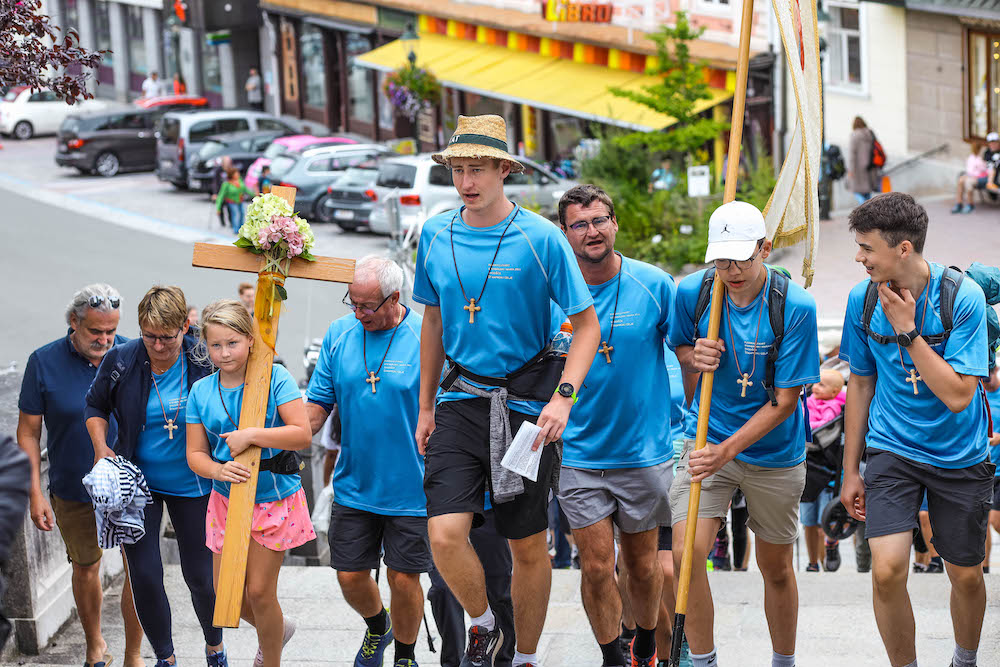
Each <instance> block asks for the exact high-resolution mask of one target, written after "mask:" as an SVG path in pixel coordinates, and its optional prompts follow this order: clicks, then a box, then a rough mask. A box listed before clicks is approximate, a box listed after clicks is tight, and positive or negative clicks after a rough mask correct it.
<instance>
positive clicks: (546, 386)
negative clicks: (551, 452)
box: [441, 347, 566, 403]
mask: <svg viewBox="0 0 1000 667" xmlns="http://www.w3.org/2000/svg"><path fill="white" fill-rule="evenodd" d="M448 363H449V365H450V366H449V368H448V372H447V373H446V374H445V376H444V380H442V381H441V389H443V390H445V391H451V387H452V385H453V384H455V381H456V380H458V378H459V377H460V376H461V377H463V378H465V379H466V380H469V381H471V382H475V383H477V384H482V385H486V386H489V387H506V388H507V392H508V393H510V394H511V395H512V396H517V397H519V398H529V399H531V400H533V401H543V402H546V403H547V402H548V401H549V400H551V398H552V394H554V393H555V391H556V388H557V387H558V386H559V379H560V378H562V374H563V369H564V368H565V366H566V357H565V356H563V355H561V354H559V353H558V352H556V351H555V350H553V349H552V348H549V347H546V348H545V349H544V350H542V351H541V352H539V353H538V354H536V355H535V356H534V357H532V358H531V359H530V360H529V361H528V362H527V363H526V364H524V366H521V367H520V368H519V369H517V370H516V371H514V372H513V373H510V374H508V375H506V376H505V377H502V378H497V377H490V376H488V375H477V374H476V373H473V372H472V371H470V370H469V369H467V368H465V367H463V366H462V365H460V364H459V363H458V362H456V361H455V360H454V359H452V358H450V357H449V358H448Z"/></svg>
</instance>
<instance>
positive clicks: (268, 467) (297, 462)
mask: <svg viewBox="0 0 1000 667" xmlns="http://www.w3.org/2000/svg"><path fill="white" fill-rule="evenodd" d="M212 460H213V461H215V462H216V463H225V462H224V461H220V460H219V459H217V458H215V457H212ZM305 467H306V464H305V462H304V461H303V460H302V457H301V456H300V455H299V453H298V452H293V451H291V450H288V449H284V450H281V451H279V452H278V453H277V454H275V455H274V456H272V457H271V458H269V459H261V460H260V470H259V472H269V473H271V474H272V475H298V474H299V471H300V470H302V469H303V468H305Z"/></svg>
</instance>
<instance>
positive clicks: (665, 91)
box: [609, 11, 729, 155]
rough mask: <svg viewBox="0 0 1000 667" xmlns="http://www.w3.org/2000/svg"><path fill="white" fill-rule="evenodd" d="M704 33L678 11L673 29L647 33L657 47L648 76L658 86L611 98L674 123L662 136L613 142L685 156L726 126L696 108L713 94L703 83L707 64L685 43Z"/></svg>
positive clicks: (654, 134) (649, 134)
mask: <svg viewBox="0 0 1000 667" xmlns="http://www.w3.org/2000/svg"><path fill="white" fill-rule="evenodd" d="M704 31H705V29H704V28H699V29H697V30H695V29H693V28H692V27H691V24H690V23H689V22H688V18H687V12H683V11H680V12H677V24H676V25H675V26H668V25H665V26H663V27H662V28H661V29H660V30H659V32H656V33H653V34H650V35H649V38H650V39H652V40H653V41H654V42H655V43H656V66H655V67H652V68H650V69H648V70H647V74H650V75H652V76H658V77H660V79H661V81H660V82H659V83H656V84H653V85H649V86H642V87H641V88H640V90H638V91H635V90H624V89H622V88H619V87H614V86H613V87H611V88H609V91H610V92H611V94H613V95H616V96H618V97H623V98H626V99H629V100H632V101H633V102H636V103H638V104H641V105H643V106H646V107H649V108H650V109H652V110H653V111H656V112H658V113H661V114H665V115H667V116H671V117H672V118H675V119H676V120H677V122H676V123H675V124H674V125H671V126H670V127H669V128H667V130H666V131H663V132H631V133H629V134H626V135H624V136H621V137H618V138H616V139H615V141H616V142H617V143H618V144H619V145H621V146H622V147H624V148H633V147H637V146H644V147H646V148H647V149H648V150H649V151H650V152H652V153H667V154H680V155H688V154H690V153H692V152H694V151H695V150H696V149H698V148H700V147H702V146H704V145H705V143H706V142H708V141H711V140H713V139H715V138H716V137H718V136H719V134H720V133H721V132H724V131H726V130H727V129H728V128H729V123H724V122H720V121H717V120H713V119H711V118H704V117H702V116H701V115H700V112H697V111H696V110H695V108H696V105H697V103H698V101H699V100H707V99H709V98H710V97H711V96H712V95H711V92H710V90H709V86H708V83H707V82H706V81H705V67H706V63H704V62H700V61H694V60H692V59H691V49H690V46H689V44H690V42H692V41H694V40H696V39H698V38H699V37H700V36H701V34H702V33H703V32H704Z"/></svg>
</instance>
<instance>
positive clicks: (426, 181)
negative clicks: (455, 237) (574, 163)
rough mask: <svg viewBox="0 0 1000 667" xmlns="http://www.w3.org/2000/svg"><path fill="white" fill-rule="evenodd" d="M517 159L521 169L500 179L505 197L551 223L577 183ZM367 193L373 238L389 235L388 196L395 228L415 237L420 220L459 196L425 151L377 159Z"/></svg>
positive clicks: (444, 169) (458, 203)
mask: <svg viewBox="0 0 1000 667" xmlns="http://www.w3.org/2000/svg"><path fill="white" fill-rule="evenodd" d="M518 161H519V162H521V164H523V165H524V171H523V172H522V173H520V174H510V175H509V176H508V177H507V180H506V181H504V186H503V190H504V194H506V195H507V199H509V200H511V201H512V202H514V203H516V204H521V205H522V206H524V207H526V208H530V209H532V210H537V211H539V213H541V214H542V215H544V216H547V217H549V218H552V219H555V217H556V215H557V214H558V206H559V199H560V198H561V197H562V196H563V193H565V192H566V190H569V189H570V188H571V187H573V186H574V185H577V183H576V182H575V181H569V180H566V179H563V178H559V177H558V176H556V175H555V174H553V173H552V172H551V171H549V170H548V169H546V168H545V167H543V166H541V165H540V164H538V163H537V162H535V161H533V160H529V159H527V158H523V157H519V158H518ZM372 189H373V191H374V194H375V196H376V205H375V209H374V210H373V211H372V212H371V216H370V217H369V219H368V226H369V228H370V229H371V231H372V232H374V233H376V234H389V233H390V224H389V207H388V206H387V205H386V198H387V197H389V196H390V195H392V196H393V197H395V196H398V197H399V211H400V224H401V226H402V231H403V232H404V233H405V232H406V231H407V230H409V228H410V227H411V226H416V229H415V233H418V232H419V231H420V227H421V226H422V225H423V224H424V220H427V219H428V218H430V217H433V216H435V215H437V214H438V213H441V212H443V211H448V210H451V209H454V208H458V207H459V206H461V205H462V198H461V197H459V195H458V192H457V191H456V190H455V185H454V184H453V183H452V180H451V171H450V170H449V169H448V168H447V167H444V166H442V165H439V164H438V163H436V162H434V160H432V159H431V154H430V153H424V154H421V155H404V156H399V157H387V158H385V159H383V160H382V161H381V162H379V167H378V176H377V177H376V179H375V187H374V188H372Z"/></svg>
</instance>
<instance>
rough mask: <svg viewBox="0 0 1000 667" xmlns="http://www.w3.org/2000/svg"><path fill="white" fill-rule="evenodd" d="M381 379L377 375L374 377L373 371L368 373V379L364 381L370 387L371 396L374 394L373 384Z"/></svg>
mask: <svg viewBox="0 0 1000 667" xmlns="http://www.w3.org/2000/svg"><path fill="white" fill-rule="evenodd" d="M381 379H382V378H380V377H378V376H377V375H375V371H368V379H366V380H365V382H367V383H368V384H370V385H371V386H372V393H373V394H374V393H375V383H376V382H378V381H379V380H381Z"/></svg>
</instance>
